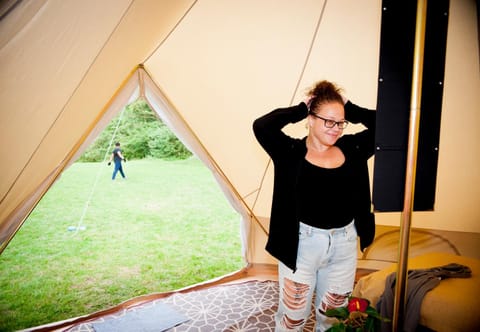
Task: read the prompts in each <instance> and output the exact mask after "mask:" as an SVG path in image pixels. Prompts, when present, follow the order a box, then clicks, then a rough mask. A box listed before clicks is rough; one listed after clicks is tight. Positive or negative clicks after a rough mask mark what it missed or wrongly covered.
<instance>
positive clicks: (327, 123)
mask: <svg viewBox="0 0 480 332" xmlns="http://www.w3.org/2000/svg"><path fill="white" fill-rule="evenodd" d="M310 114H311V115H313V116H314V117H316V118H319V119H322V120H323V124H324V125H325V127H327V128H333V127H335V125H337V127H338V128H340V129H345V128H347V126H348V121H335V120H332V119H325V118H323V117H321V116H320V115H318V114H315V113H313V112H310Z"/></svg>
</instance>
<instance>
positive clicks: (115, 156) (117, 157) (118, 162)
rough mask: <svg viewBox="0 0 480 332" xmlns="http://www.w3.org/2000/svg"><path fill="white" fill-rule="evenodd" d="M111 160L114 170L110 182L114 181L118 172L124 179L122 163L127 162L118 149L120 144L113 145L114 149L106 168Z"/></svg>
mask: <svg viewBox="0 0 480 332" xmlns="http://www.w3.org/2000/svg"><path fill="white" fill-rule="evenodd" d="M112 160H113V162H114V164H115V168H114V169H113V173H112V180H115V177H116V176H117V173H118V172H120V175H121V176H122V178H124V179H125V178H126V177H125V173H124V172H123V167H122V161H124V162H125V161H127V160H126V159H125V157H124V156H123V154H122V149H121V148H120V142H117V143H115V149H113V152H112V154H111V155H110V160H109V161H108V166H110V165H111V164H112Z"/></svg>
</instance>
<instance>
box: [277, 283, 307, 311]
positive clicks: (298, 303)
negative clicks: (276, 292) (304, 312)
mask: <svg viewBox="0 0 480 332" xmlns="http://www.w3.org/2000/svg"><path fill="white" fill-rule="evenodd" d="M309 290H310V286H309V285H308V284H302V283H300V282H295V281H293V280H290V279H288V278H285V280H284V286H283V290H282V291H283V303H284V304H285V306H286V307H288V308H289V309H292V310H299V309H302V308H305V305H306V303H307V297H308V292H309Z"/></svg>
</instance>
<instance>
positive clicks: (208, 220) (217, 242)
mask: <svg viewBox="0 0 480 332" xmlns="http://www.w3.org/2000/svg"><path fill="white" fill-rule="evenodd" d="M112 169H113V166H110V167H109V166H107V165H106V163H75V164H73V165H72V166H71V167H70V168H69V169H68V170H67V171H65V172H64V173H63V175H62V176H61V177H60V178H59V179H58V181H57V182H56V183H55V184H54V185H53V186H52V188H51V189H50V190H49V191H48V192H47V194H46V195H45V196H44V198H43V199H42V200H41V201H40V203H39V204H38V205H37V207H36V208H35V210H34V211H33V212H32V213H31V215H30V216H29V218H28V219H27V220H26V221H25V223H24V225H23V226H22V228H20V230H19V231H18V232H17V234H16V236H15V237H14V238H13V240H12V241H11V242H10V244H9V245H8V246H7V248H6V249H5V251H4V252H3V253H2V254H1V255H0V331H15V330H19V329H23V328H28V327H33V326H38V325H42V324H46V323H50V322H55V321H59V320H64V319H68V318H72V317H76V316H81V315H85V314H88V313H92V312H95V311H98V310H102V309H105V308H108V307H111V306H114V305H117V304H119V303H121V302H124V301H126V300H128V299H130V298H132V297H135V296H139V295H144V294H149V293H154V292H164V291H170V290H174V289H178V288H182V287H185V286H188V285H192V284H195V283H198V282H201V281H205V280H209V279H212V278H215V277H218V276H221V275H224V274H226V273H230V272H232V271H236V270H238V269H240V268H242V267H243V266H244V264H245V263H244V261H243V258H242V257H241V242H240V216H239V215H238V214H237V213H236V212H235V211H234V210H233V208H232V207H231V206H230V205H229V203H228V202H227V201H226V199H225V197H224V196H223V193H222V192H221V190H220V188H219V187H218V185H217V183H216V181H215V180H214V178H213V176H212V175H211V173H210V171H209V170H208V169H206V168H205V167H204V166H203V164H202V163H201V162H200V161H199V160H198V159H196V158H194V157H192V158H190V159H187V160H177V161H164V160H156V159H144V160H134V161H128V162H127V163H126V164H125V173H126V175H127V179H125V180H124V179H122V178H121V177H120V176H119V175H118V176H117V179H116V180H115V181H112V180H111V172H112Z"/></svg>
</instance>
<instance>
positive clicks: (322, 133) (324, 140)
mask: <svg viewBox="0 0 480 332" xmlns="http://www.w3.org/2000/svg"><path fill="white" fill-rule="evenodd" d="M313 111H314V113H315V114H310V115H309V116H308V124H309V127H310V132H309V135H313V136H314V139H315V140H317V141H318V142H319V143H321V144H323V145H325V146H331V145H334V144H335V142H336V141H337V140H338V139H339V138H340V136H342V134H343V129H341V128H340V127H339V125H338V124H337V123H338V122H343V121H345V108H344V106H343V104H341V103H338V102H332V103H327V104H322V105H319V106H318V107H317V108H316V109H315V110H313ZM328 120H333V121H335V122H336V123H335V124H333V127H332V128H328V127H327V126H325V124H326V123H327V125H332V123H331V122H332V121H328ZM329 122H330V123H329Z"/></svg>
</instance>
